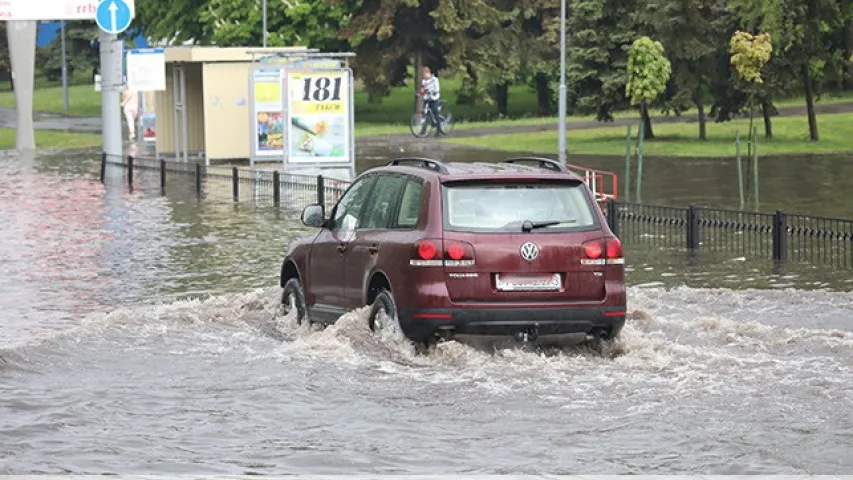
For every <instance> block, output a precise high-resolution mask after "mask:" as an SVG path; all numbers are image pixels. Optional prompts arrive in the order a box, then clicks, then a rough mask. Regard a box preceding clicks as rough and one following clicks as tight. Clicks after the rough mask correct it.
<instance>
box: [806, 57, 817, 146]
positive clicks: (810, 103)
mask: <svg viewBox="0 0 853 480" xmlns="http://www.w3.org/2000/svg"><path fill="white" fill-rule="evenodd" d="M803 84H804V85H805V87H806V111H807V112H808V115H809V139H810V140H811V141H813V142H817V141H818V140H820V135H818V132H817V116H816V115H815V111H814V92H813V90H812V78H811V75H809V65H808V64H807V63H804V64H803Z"/></svg>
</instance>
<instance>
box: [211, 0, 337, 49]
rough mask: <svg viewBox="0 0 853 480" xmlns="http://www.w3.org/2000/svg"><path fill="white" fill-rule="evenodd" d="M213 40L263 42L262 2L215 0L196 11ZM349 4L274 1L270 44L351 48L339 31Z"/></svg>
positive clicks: (232, 43) (270, 10) (269, 25)
mask: <svg viewBox="0 0 853 480" xmlns="http://www.w3.org/2000/svg"><path fill="white" fill-rule="evenodd" d="M196 15H197V16H198V18H199V20H200V21H201V23H202V25H204V28H205V29H206V30H209V31H210V32H211V33H210V35H209V40H210V42H211V43H213V44H215V45H219V46H235V45H256V46H261V45H263V40H264V39H263V31H262V30H263V10H262V7H261V5H260V2H257V1H255V2H246V1H245V0H211V1H209V2H207V5H206V6H205V8H203V9H201V11H199V12H198V13H197V14H196ZM349 15H350V10H349V3H348V2H347V3H343V2H341V3H330V2H327V1H325V0H302V1H299V2H285V3H282V2H270V3H269V5H268V7H267V32H268V37H267V45H268V46H271V47H289V46H304V47H311V48H319V49H320V50H322V51H330V50H337V51H339V50H342V49H346V48H347V42H346V40H345V39H341V38H339V37H338V31H339V30H340V28H341V27H342V26H344V25H345V24H346V22H347V21H348V20H349Z"/></svg>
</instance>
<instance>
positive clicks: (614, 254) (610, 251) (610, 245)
mask: <svg viewBox="0 0 853 480" xmlns="http://www.w3.org/2000/svg"><path fill="white" fill-rule="evenodd" d="M605 245H606V246H605V248H606V250H607V263H608V264H611V265H624V264H625V255H624V252H623V251H622V242H620V241H619V239H618V238H609V239H607V242H606V243H605Z"/></svg>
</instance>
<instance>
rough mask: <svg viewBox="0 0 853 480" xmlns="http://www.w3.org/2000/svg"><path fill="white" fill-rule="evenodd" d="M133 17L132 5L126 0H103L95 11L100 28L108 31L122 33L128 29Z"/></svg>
mask: <svg viewBox="0 0 853 480" xmlns="http://www.w3.org/2000/svg"><path fill="white" fill-rule="evenodd" d="M132 20H133V19H132V18H131V15H130V6H129V5H128V4H127V2H125V0H101V1H100V2H99V3H98V10H97V12H96V13H95V22H97V24H98V28H100V29H101V30H103V31H105V32H107V33H121V32H123V31H125V30H127V27H129V26H130V22H131V21H132Z"/></svg>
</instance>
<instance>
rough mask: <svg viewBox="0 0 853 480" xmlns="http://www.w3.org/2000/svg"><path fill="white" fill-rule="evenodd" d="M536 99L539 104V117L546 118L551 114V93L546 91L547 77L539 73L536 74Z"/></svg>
mask: <svg viewBox="0 0 853 480" xmlns="http://www.w3.org/2000/svg"><path fill="white" fill-rule="evenodd" d="M536 99H537V101H538V103H539V116H540V117H547V116H548V115H550V114H551V92H550V90H549V89H548V75H546V74H544V73H542V72H539V73H537V74H536Z"/></svg>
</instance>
